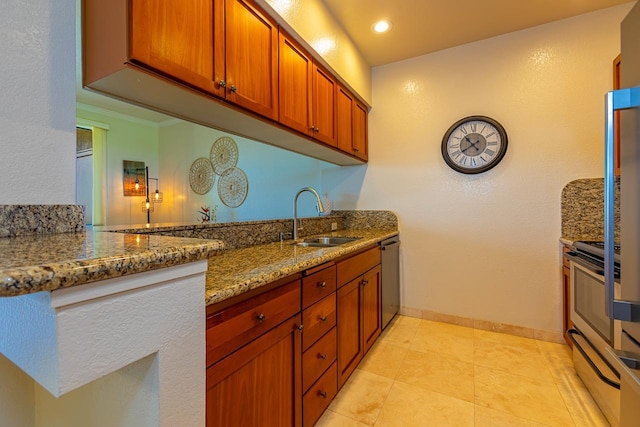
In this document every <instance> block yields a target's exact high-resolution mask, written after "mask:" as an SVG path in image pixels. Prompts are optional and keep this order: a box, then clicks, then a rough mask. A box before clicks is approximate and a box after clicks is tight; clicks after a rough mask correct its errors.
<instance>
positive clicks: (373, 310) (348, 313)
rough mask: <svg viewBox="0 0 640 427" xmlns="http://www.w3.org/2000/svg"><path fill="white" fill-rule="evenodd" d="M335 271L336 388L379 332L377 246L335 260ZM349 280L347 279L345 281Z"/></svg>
mask: <svg viewBox="0 0 640 427" xmlns="http://www.w3.org/2000/svg"><path fill="white" fill-rule="evenodd" d="M337 270H338V290H337V328H338V388H340V387H342V386H343V385H344V383H345V382H346V381H347V379H348V378H349V376H350V375H351V373H353V371H354V370H355V369H356V367H357V366H358V363H360V361H361V360H362V358H363V357H364V355H365V353H366V352H367V351H368V350H369V348H371V346H372V345H373V343H374V342H375V340H376V339H377V338H378V336H380V333H381V332H382V328H381V323H380V322H381V320H380V311H381V305H380V292H381V283H380V249H379V248H377V247H376V248H373V249H370V250H367V251H365V252H362V253H360V254H358V255H355V256H353V257H351V258H349V259H347V260H344V261H342V262H340V263H338V265H337ZM356 275H357V276H356ZM354 276H356V277H354ZM349 279H350V281H348V282H346V283H345V281H346V280H349Z"/></svg>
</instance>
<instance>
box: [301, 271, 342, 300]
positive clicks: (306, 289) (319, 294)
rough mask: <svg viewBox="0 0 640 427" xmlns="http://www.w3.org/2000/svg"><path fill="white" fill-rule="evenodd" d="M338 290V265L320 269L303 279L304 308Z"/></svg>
mask: <svg viewBox="0 0 640 427" xmlns="http://www.w3.org/2000/svg"><path fill="white" fill-rule="evenodd" d="M335 290H336V266H335V265H332V266H331V267H329V268H325V269H324V270H320V271H318V272H317V273H313V274H311V275H309V276H307V277H304V278H303V279H302V308H307V307H309V306H310V305H311V304H313V303H315V302H316V301H320V300H321V299H322V298H324V297H326V296H327V295H329V294H330V293H331V292H333V291H335Z"/></svg>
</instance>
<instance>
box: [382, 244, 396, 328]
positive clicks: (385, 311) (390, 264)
mask: <svg viewBox="0 0 640 427" xmlns="http://www.w3.org/2000/svg"><path fill="white" fill-rule="evenodd" d="M380 249H381V253H382V254H381V260H380V262H381V268H382V272H381V274H382V278H381V281H382V295H381V297H380V299H381V303H382V310H381V311H380V312H381V316H382V329H384V328H386V327H387V325H388V324H389V322H390V321H391V319H393V316H395V315H396V314H397V313H398V310H399V309H400V236H394V237H390V238H388V239H386V240H383V241H382V242H380Z"/></svg>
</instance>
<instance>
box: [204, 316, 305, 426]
mask: <svg viewBox="0 0 640 427" xmlns="http://www.w3.org/2000/svg"><path fill="white" fill-rule="evenodd" d="M299 325H300V315H298V316H296V317H293V318H291V319H289V320H287V321H286V322H284V323H283V324H281V325H280V326H278V327H276V328H274V329H273V330H271V331H270V332H267V333H266V334H264V335H262V336H261V337H260V338H258V339H256V340H255V341H252V342H251V343H249V344H247V345H246V346H245V347H242V348H241V349H240V350H238V351H236V352H234V353H232V354H231V355H229V356H228V357H226V358H225V359H222V360H221V361H220V362H218V363H216V364H215V365H213V366H211V367H209V368H208V369H207V427H215V426H220V427H223V426H224V427H228V426H274V427H275V426H282V427H290V426H300V425H302V419H301V397H302V390H301V388H300V384H301V381H300V374H301V365H300V342H301V334H300V331H299V330H298V326H299Z"/></svg>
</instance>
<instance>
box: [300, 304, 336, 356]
mask: <svg viewBox="0 0 640 427" xmlns="http://www.w3.org/2000/svg"><path fill="white" fill-rule="evenodd" d="M302 324H303V325H304V332H303V333H302V350H306V349H307V348H309V347H310V346H311V345H312V344H313V343H314V342H316V341H317V340H318V338H320V337H321V336H323V335H324V334H325V333H327V331H328V330H329V329H331V328H333V327H334V326H335V325H336V293H335V292H332V293H331V295H329V296H328V297H326V298H324V299H322V300H320V301H318V302H317V303H315V304H314V305H312V306H311V307H309V308H307V309H306V310H304V311H303V312H302Z"/></svg>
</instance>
